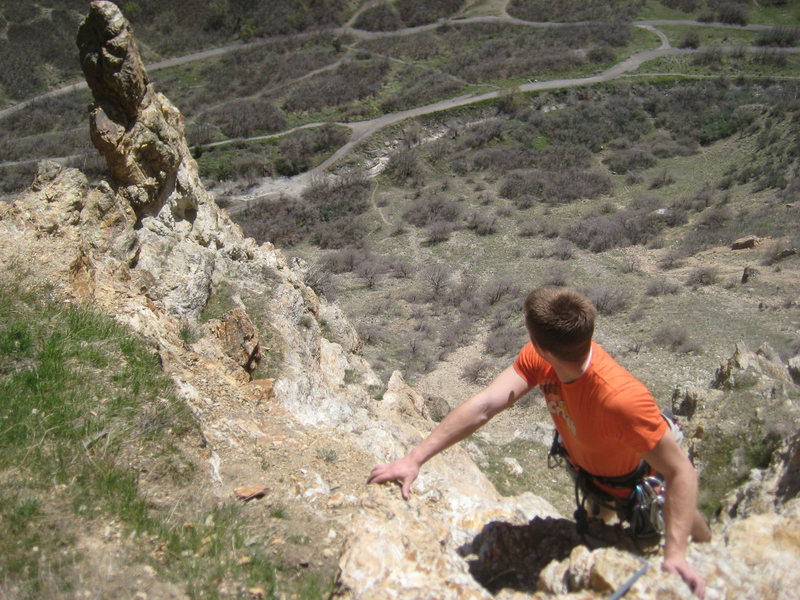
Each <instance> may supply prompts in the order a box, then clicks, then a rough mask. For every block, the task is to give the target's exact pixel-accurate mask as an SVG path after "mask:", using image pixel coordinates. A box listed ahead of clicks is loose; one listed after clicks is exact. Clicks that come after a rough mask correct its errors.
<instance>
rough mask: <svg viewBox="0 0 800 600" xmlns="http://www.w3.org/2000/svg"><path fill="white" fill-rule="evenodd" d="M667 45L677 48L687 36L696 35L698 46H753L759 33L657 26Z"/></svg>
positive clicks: (726, 29) (691, 24) (698, 27)
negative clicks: (667, 41)
mask: <svg viewBox="0 0 800 600" xmlns="http://www.w3.org/2000/svg"><path fill="white" fill-rule="evenodd" d="M658 29H659V30H660V31H661V32H663V33H664V35H666V36H667V39H668V40H669V43H670V44H671V45H672V46H674V47H676V48H678V47H682V45H683V41H684V40H685V39H686V37H687V35H689V34H696V35H697V38H696V39H697V40H698V42H699V43H698V46H713V45H717V46H753V45H755V42H756V39H757V38H758V36H759V32H757V31H751V30H748V29H734V28H731V27H704V26H702V25H697V24H694V23H687V24H686V25H659V26H658Z"/></svg>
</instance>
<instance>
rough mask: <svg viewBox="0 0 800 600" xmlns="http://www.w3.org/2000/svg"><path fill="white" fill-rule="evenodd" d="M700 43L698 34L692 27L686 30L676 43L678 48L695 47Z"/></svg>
mask: <svg viewBox="0 0 800 600" xmlns="http://www.w3.org/2000/svg"><path fill="white" fill-rule="evenodd" d="M699 45H700V34H698V33H697V31H695V30H694V29H692V30H691V31H687V32H686V35H684V36H683V39H682V40H681V41H680V42H679V43H678V48H697V47H698V46H699Z"/></svg>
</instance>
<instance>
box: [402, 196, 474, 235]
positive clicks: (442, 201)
mask: <svg viewBox="0 0 800 600" xmlns="http://www.w3.org/2000/svg"><path fill="white" fill-rule="evenodd" d="M460 214H461V207H460V206H459V205H458V204H457V203H455V202H454V201H452V200H450V199H449V198H447V197H446V196H445V195H444V194H439V193H435V192H434V193H431V194H426V195H425V196H422V197H421V198H419V199H417V200H415V201H414V202H412V203H411V205H410V206H409V207H408V208H406V210H405V211H403V219H405V220H406V221H407V222H408V223H410V224H411V225H415V226H417V227H425V226H427V225H430V224H431V223H434V222H436V221H439V222H444V223H453V222H454V221H456V220H457V219H458V217H459V215H460Z"/></svg>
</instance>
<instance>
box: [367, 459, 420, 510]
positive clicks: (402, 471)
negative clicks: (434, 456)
mask: <svg viewBox="0 0 800 600" xmlns="http://www.w3.org/2000/svg"><path fill="white" fill-rule="evenodd" d="M417 475H419V465H418V464H417V463H416V462H414V461H413V460H411V459H410V458H409V457H408V456H406V457H404V458H401V459H400V460H396V461H394V462H393V463H389V464H382V465H377V466H376V467H375V468H374V469H372V472H371V473H370V474H369V478H368V479H367V483H384V482H386V481H399V482H400V484H401V486H402V487H401V489H400V493H401V494H402V495H403V500H408V496H409V495H410V493H411V484H412V483H414V480H415V479H416V478H417Z"/></svg>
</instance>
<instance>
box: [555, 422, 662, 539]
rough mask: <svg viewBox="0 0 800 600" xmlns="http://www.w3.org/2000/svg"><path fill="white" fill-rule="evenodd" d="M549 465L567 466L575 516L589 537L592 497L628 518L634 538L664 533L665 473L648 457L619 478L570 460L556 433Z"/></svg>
mask: <svg viewBox="0 0 800 600" xmlns="http://www.w3.org/2000/svg"><path fill="white" fill-rule="evenodd" d="M547 466H548V467H549V468H551V469H552V468H556V467H559V466H563V467H565V468H566V469H567V471H568V472H569V473H570V475H571V476H572V478H573V479H574V481H575V505H576V507H577V508H576V510H575V513H574V514H573V516H574V518H575V525H576V528H577V531H578V533H579V534H580V535H581V536H584V537H585V535H586V534H587V533H588V530H589V513H588V511H587V510H586V501H587V499H590V500H591V501H592V502H593V503H594V504H595V505H596V506H601V507H605V508H608V509H610V510H613V511H614V512H616V514H617V516H618V517H619V518H620V520H624V521H627V522H628V523H629V524H630V534H631V537H633V539H634V540H637V539H639V538H644V537H650V536H654V535H661V534H663V532H664V516H663V506H664V494H665V492H666V484H665V483H664V479H663V478H662V477H661V475H659V474H658V473H655V472H654V471H653V469H652V468H651V467H650V465H649V464H647V462H645V461H644V460H642V461H641V462H640V463H639V466H637V467H636V469H634V470H633V471H631V472H630V473H628V474H626V475H622V476H619V477H603V476H599V475H593V474H591V473H589V472H588V471H586V470H585V469H582V468H581V467H579V466H576V465H574V464H573V463H572V462H571V461H570V459H569V456H568V454H567V451H566V449H565V448H564V446H563V444H562V443H561V438H560V436H559V435H558V432H556V433H555V435H554V437H553V444H552V446H551V448H550V452H549V454H548V456H547ZM598 484H599V485H598ZM600 485H602V486H606V487H610V488H613V489H617V490H630V493H629V494H628V496H627V497H624V496H615V495H613V494H611V493H609V492H608V491H606V490H604V489H602V488H601V487H600Z"/></svg>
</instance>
